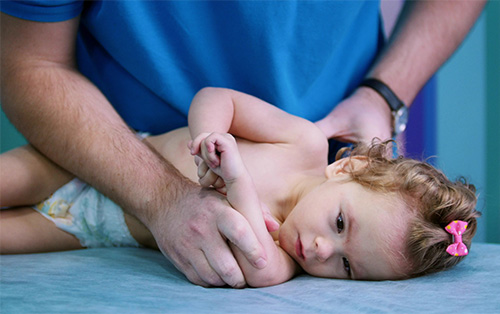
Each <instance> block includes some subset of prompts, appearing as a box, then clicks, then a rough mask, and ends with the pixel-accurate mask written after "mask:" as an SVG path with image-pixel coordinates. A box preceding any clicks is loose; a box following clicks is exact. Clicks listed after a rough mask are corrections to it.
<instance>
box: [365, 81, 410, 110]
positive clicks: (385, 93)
mask: <svg viewBox="0 0 500 314" xmlns="http://www.w3.org/2000/svg"><path fill="white" fill-rule="evenodd" d="M360 86H366V87H369V88H371V89H373V90H374V91H376V92H377V93H378V94H379V95H380V96H382V98H384V99H385V101H386V102H387V104H388V105H389V107H390V108H391V111H392V112H395V111H398V110H399V109H400V108H401V106H404V105H405V104H404V103H403V102H402V101H401V100H400V99H399V98H398V96H396V94H394V92H393V91H392V89H390V88H389V86H387V85H386V84H385V83H384V82H382V81H380V80H377V79H374V78H368V79H365V80H364V81H363V82H361V84H360Z"/></svg>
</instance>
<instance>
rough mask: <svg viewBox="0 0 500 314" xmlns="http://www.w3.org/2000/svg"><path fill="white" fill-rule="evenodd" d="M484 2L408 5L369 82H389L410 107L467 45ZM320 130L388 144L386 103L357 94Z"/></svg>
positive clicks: (430, 0) (368, 93) (368, 92)
mask: <svg viewBox="0 0 500 314" xmlns="http://www.w3.org/2000/svg"><path fill="white" fill-rule="evenodd" d="M485 2H486V1H485V0H477V1H465V0H463V1H461V0H459V1H441V0H421V1H406V2H405V5H404V7H403V10H402V12H401V14H400V16H399V18H398V22H397V23H396V27H395V30H394V32H393V33H392V35H391V37H390V39H389V41H388V43H387V45H386V47H385V49H384V50H383V51H382V53H381V54H380V56H379V57H378V59H377V61H376V62H375V64H374V66H373V67H372V69H371V71H370V72H369V73H368V75H367V77H372V78H377V79H380V80H381V81H383V82H385V83H386V84H387V85H388V86H389V87H390V88H391V89H392V90H393V91H394V93H395V94H396V95H397V96H398V97H399V98H400V99H401V100H402V101H403V102H404V103H405V104H406V105H407V106H409V105H410V104H411V103H412V101H413V100H414V98H415V97H416V95H417V93H418V92H419V91H420V89H421V88H422V87H423V85H424V84H425V83H426V82H427V81H428V80H429V79H430V77H431V76H432V75H433V74H434V73H435V72H436V71H437V70H438V69H439V67H440V66H441V65H442V64H443V63H444V62H445V61H446V60H447V59H448V58H449V57H450V56H451V55H452V54H453V52H454V51H455V50H456V49H457V47H458V46H459V45H460V43H461V42H462V41H463V39H464V38H465V36H466V35H467V33H468V32H469V30H470V29H471V27H472V26H473V25H474V22H475V21H476V19H477V18H478V16H479V14H480V13H481V11H482V9H483V7H484V4H485ZM317 125H318V127H320V128H321V129H322V130H323V132H324V133H325V134H326V135H327V137H329V138H338V139H340V140H342V141H347V142H357V141H365V142H369V141H370V140H371V139H372V138H373V137H379V138H381V139H386V138H389V137H390V134H391V131H392V130H391V114H390V110H389V107H388V105H387V103H386V102H385V101H384V99H383V98H382V97H381V96H379V95H378V94H377V93H376V92H375V91H373V90H372V89H370V88H367V87H360V88H358V89H357V90H356V91H355V93H354V94H353V95H352V96H351V97H349V98H347V99H346V100H344V101H343V102H341V103H340V104H338V105H337V107H336V108H335V109H334V110H333V111H332V112H331V113H330V114H329V115H328V116H327V117H325V118H324V119H322V120H320V121H318V122H317Z"/></svg>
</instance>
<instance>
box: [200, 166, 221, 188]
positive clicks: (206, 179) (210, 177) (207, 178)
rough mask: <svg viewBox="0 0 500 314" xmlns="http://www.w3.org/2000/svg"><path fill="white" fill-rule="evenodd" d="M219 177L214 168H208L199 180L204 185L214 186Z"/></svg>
mask: <svg viewBox="0 0 500 314" xmlns="http://www.w3.org/2000/svg"><path fill="white" fill-rule="evenodd" d="M218 178H219V176H218V175H216V174H215V173H214V172H213V171H212V170H210V169H208V171H207V172H206V173H205V175H204V176H203V177H200V178H199V179H198V182H199V183H200V185H201V186H202V187H204V188H208V187H211V186H214V184H215V183H216V182H217V179H218Z"/></svg>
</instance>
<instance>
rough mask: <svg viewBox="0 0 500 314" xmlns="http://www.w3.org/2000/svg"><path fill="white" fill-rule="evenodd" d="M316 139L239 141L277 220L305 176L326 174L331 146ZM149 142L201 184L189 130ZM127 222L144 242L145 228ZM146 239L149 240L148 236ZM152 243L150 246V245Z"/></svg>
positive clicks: (258, 187) (148, 139) (258, 186)
mask: <svg viewBox="0 0 500 314" xmlns="http://www.w3.org/2000/svg"><path fill="white" fill-rule="evenodd" d="M311 126H312V124H311ZM315 131H316V130H315ZM317 135H318V133H317V132H311V133H310V134H309V133H308V132H305V133H304V136H302V138H301V139H297V143H275V144H273V143H255V142H250V141H247V140H244V139H239V138H237V142H238V149H239V151H240V154H241V156H242V159H243V161H244V163H245V165H246V167H247V169H248V172H249V173H250V174H251V176H252V179H253V181H254V184H255V187H256V189H257V193H258V195H259V198H260V201H261V202H262V203H264V204H265V205H267V206H268V207H269V209H270V211H271V214H272V215H273V216H275V217H277V216H278V215H279V214H278V213H279V208H280V207H281V206H284V205H285V204H286V203H287V202H289V201H292V200H290V199H289V198H290V195H291V193H290V190H291V189H292V187H293V186H294V185H295V184H296V183H297V181H298V180H301V178H302V177H303V176H304V175H323V174H324V171H325V168H326V166H327V150H328V142H327V140H326V138H324V139H321V140H318V138H317V137H316V138H312V136H317ZM146 140H147V141H148V142H149V143H150V144H151V145H152V146H153V147H154V148H155V149H156V150H157V151H158V152H159V153H160V154H161V155H163V156H164V157H165V158H166V159H167V160H168V161H170V162H171V163H172V164H173V165H174V166H175V167H176V168H177V169H178V170H179V171H180V172H181V173H182V174H183V175H185V176H186V177H187V178H189V179H191V180H192V181H194V182H197V181H198V176H197V166H196V165H195V163H194V158H193V156H192V155H191V154H190V152H189V149H188V148H187V143H188V142H189V141H190V140H191V136H190V134H189V130H188V128H187V127H186V128H180V129H176V130H174V131H171V132H168V133H165V134H162V135H158V136H152V137H148V138H147V139H146ZM318 143H319V144H318ZM126 221H127V224H128V225H129V228H130V229H131V230H130V231H131V233H132V235H133V236H134V237H135V238H136V239H137V238H138V237H139V238H140V239H138V241H139V242H144V241H143V240H142V239H144V237H145V236H144V233H145V232H144V230H137V229H138V228H144V227H141V226H140V225H139V224H137V223H135V222H134V221H133V219H131V217H126ZM139 232H140V233H141V234H142V236H141V234H138V233H139ZM147 237H150V234H149V232H148V235H147ZM141 240H142V241H141ZM150 240H151V239H149V241H147V242H148V243H150V242H151V241H150ZM275 240H276V239H275Z"/></svg>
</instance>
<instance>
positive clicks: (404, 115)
mask: <svg viewBox="0 0 500 314" xmlns="http://www.w3.org/2000/svg"><path fill="white" fill-rule="evenodd" d="M407 123H408V108H407V107H406V106H403V107H401V108H399V109H398V111H396V112H395V115H394V134H395V135H398V134H400V133H402V132H403V131H404V130H405V129H406V124H407Z"/></svg>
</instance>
